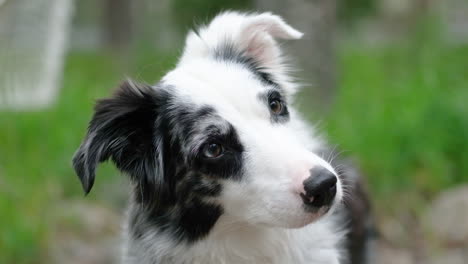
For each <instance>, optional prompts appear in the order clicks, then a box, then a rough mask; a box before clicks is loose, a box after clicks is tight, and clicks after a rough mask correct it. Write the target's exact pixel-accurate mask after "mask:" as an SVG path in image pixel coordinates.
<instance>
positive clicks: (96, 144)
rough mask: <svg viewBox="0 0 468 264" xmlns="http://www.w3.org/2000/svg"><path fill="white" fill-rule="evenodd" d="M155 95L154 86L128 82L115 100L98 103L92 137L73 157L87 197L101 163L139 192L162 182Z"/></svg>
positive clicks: (123, 84) (85, 141)
mask: <svg viewBox="0 0 468 264" xmlns="http://www.w3.org/2000/svg"><path fill="white" fill-rule="evenodd" d="M155 93H156V92H155V90H154V88H152V87H151V86H148V85H141V84H136V83H134V82H132V81H125V82H123V83H122V84H121V85H120V87H119V88H118V90H117V91H116V93H115V94H114V95H113V96H112V97H111V98H108V99H103V100H100V101H98V102H97V104H96V107H95V113H94V116H93V118H92V120H91V122H90V124H89V128H88V133H87V135H86V137H85V139H84V140H83V142H82V144H81V146H80V147H79V149H78V150H77V152H76V153H75V156H74V157H73V166H74V169H75V171H76V173H77V174H78V176H79V178H80V180H81V183H82V186H83V190H84V191H85V193H89V191H90V190H91V188H92V187H93V184H94V178H95V171H96V167H97V165H98V163H100V162H104V161H106V160H109V159H111V160H112V161H113V162H114V163H115V165H116V167H117V168H118V169H119V170H121V171H123V172H124V173H126V174H128V175H129V176H130V177H131V179H132V180H133V181H137V184H138V185H139V188H145V187H147V188H151V187H153V188H154V186H156V185H157V184H158V183H157V181H158V179H162V175H161V173H162V171H161V166H160V164H157V163H158V161H161V157H160V155H161V154H160V153H159V152H158V149H157V148H158V145H160V144H162V143H161V140H158V139H157V133H155V122H156V121H155V120H156V116H157V103H156V101H157V100H156V97H155ZM154 191H156V190H155V189H152V190H148V192H154Z"/></svg>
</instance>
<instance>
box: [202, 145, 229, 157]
mask: <svg viewBox="0 0 468 264" xmlns="http://www.w3.org/2000/svg"><path fill="white" fill-rule="evenodd" d="M212 145H217V146H219V148H220V150H219V153H218V154H217V155H215V156H210V155H207V154H206V153H207V151H209V149H208V148H209V147H210V146H212ZM224 154H225V148H224V146H223V144H221V143H219V142H216V141H210V142H207V143H205V144H203V146H202V147H201V155H202V157H203V158H204V159H209V160H215V159H219V158H221V157H222V156H223V155H224Z"/></svg>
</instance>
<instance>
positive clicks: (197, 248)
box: [124, 222, 341, 264]
mask: <svg viewBox="0 0 468 264" xmlns="http://www.w3.org/2000/svg"><path fill="white" fill-rule="evenodd" d="M332 230H334V228H331V226H330V223H327V222H322V223H320V222H319V223H316V224H313V225H310V226H307V227H305V228H301V229H289V230H287V229H280V230H269V231H265V230H253V229H237V230H233V231H232V232H229V233H223V234H216V233H214V234H213V235H210V236H209V237H207V238H206V239H203V240H201V241H199V242H196V243H194V244H192V245H189V246H180V245H179V246H170V243H169V242H168V241H163V238H162V237H161V236H157V237H156V236H153V237H152V239H150V240H153V243H152V245H151V246H149V247H140V246H138V247H137V248H133V249H138V250H136V251H135V250H130V251H127V253H130V252H133V253H131V255H130V256H126V257H125V258H124V259H126V260H127V262H125V261H124V263H125V264H127V263H132V264H133V263H139V264H146V263H148V264H149V263H172V264H189V263H193V264H211V263H213V264H214V263H216V264H220V263H221V264H223V263H226V264H229V263H258V264H263V263H265V264H266V263H269V264H276V263H278V264H280V263H281V264H283V263H298V264H302V263H303V264H306V263H307V264H338V263H339V261H338V259H339V254H338V252H339V250H338V248H337V245H338V244H339V240H340V239H341V237H340V236H338V235H337V233H336V232H332ZM148 238H150V237H147V239H148ZM146 242H149V241H148V240H147V241H146ZM137 244H139V242H138V241H135V243H133V244H132V245H130V247H133V246H136V245H137ZM144 248H146V250H144ZM130 259H131V260H132V261H133V262H132V261H128V260H130ZM146 260H149V261H150V262H145V261H146Z"/></svg>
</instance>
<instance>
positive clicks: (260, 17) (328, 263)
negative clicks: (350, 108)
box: [123, 12, 344, 264]
mask: <svg viewBox="0 0 468 264" xmlns="http://www.w3.org/2000/svg"><path fill="white" fill-rule="evenodd" d="M301 36H302V33H300V32H299V31H297V30H295V29H293V28H292V27H290V26H289V25H287V24H286V23H285V22H284V21H283V20H282V19H281V18H280V17H278V16H275V15H272V14H270V13H264V14H240V13H235V12H227V13H223V14H221V15H219V16H218V17H216V18H215V19H214V20H213V22H212V23H211V24H210V25H208V26H207V27H204V28H202V29H201V30H200V31H199V34H195V33H193V32H192V33H189V35H188V37H187V40H186V47H185V50H184V53H183V55H182V57H181V59H180V61H179V63H178V65H177V67H176V68H175V69H174V70H172V71H170V72H169V73H168V74H167V75H165V77H164V78H163V80H162V81H163V83H164V84H167V85H170V86H171V87H174V92H175V93H177V95H178V96H177V97H178V98H179V100H181V101H185V100H186V101H190V102H194V103H196V104H199V105H210V106H212V107H213V108H215V109H216V111H217V113H218V114H219V115H220V116H222V118H223V119H225V120H227V121H228V122H230V123H231V124H232V125H233V126H234V127H235V129H236V131H237V132H238V134H239V138H240V140H241V142H242V144H243V145H244V147H245V156H246V158H245V162H246V164H245V165H244V167H245V171H244V178H243V179H242V180H241V181H232V180H225V181H224V182H223V192H222V195H221V197H219V198H212V200H210V202H213V203H219V204H220V205H222V207H223V209H224V213H223V215H222V216H221V218H220V219H219V220H218V221H217V223H216V225H215V226H214V228H213V229H212V230H211V232H210V233H209V234H208V236H207V237H205V238H203V239H202V240H200V241H198V242H196V243H195V244H193V245H190V246H186V245H185V244H178V245H175V244H174V243H173V242H172V240H171V239H170V238H169V237H167V236H166V234H162V233H158V232H157V231H151V232H148V233H147V234H146V235H145V238H144V242H141V241H140V242H138V241H134V240H131V238H127V239H128V240H127V245H126V246H125V252H124V260H123V262H124V263H127V264H136V263H156V261H159V262H157V263H311V264H319V263H323V264H337V263H339V262H340V250H339V244H340V241H341V239H342V237H343V233H344V232H343V231H342V230H340V229H339V228H338V227H337V225H336V222H337V221H336V219H335V218H336V217H337V215H336V214H333V211H334V209H335V208H336V207H337V206H339V204H340V201H341V198H342V188H341V183H340V181H338V185H337V190H338V191H337V195H336V198H335V201H334V205H333V207H332V209H331V210H330V211H329V212H328V213H327V212H318V213H315V214H312V213H310V212H305V211H304V209H303V207H302V203H303V202H302V200H301V198H300V196H299V195H298V193H299V192H300V191H301V190H300V186H302V182H303V181H304V179H306V178H307V177H309V170H310V169H311V168H313V167H315V166H323V167H326V168H328V169H329V170H330V171H332V172H334V170H333V168H332V167H331V165H329V164H328V163H327V162H326V161H324V160H323V159H321V158H320V157H319V156H318V155H317V154H316V153H314V151H317V150H318V149H320V148H321V147H322V146H323V145H324V141H323V140H322V139H321V138H320V137H318V136H317V135H316V134H315V132H314V131H313V130H312V129H311V128H309V127H308V126H307V125H306V124H305V123H304V122H303V121H302V118H301V117H300V116H299V114H298V113H297V112H296V111H295V110H294V109H293V108H292V106H291V105H289V106H288V107H289V111H290V121H288V122H286V123H284V124H273V123H272V122H271V121H270V119H269V116H270V113H269V110H268V108H267V107H266V106H265V104H262V103H260V101H259V99H258V94H259V93H261V92H262V91H266V90H268V89H269V87H268V84H265V83H262V82H261V81H260V80H258V78H257V77H256V76H255V75H254V74H253V73H252V72H251V71H249V69H247V68H245V67H244V66H243V65H240V64H235V63H229V62H224V61H217V60H214V59H213V58H212V57H211V56H210V54H209V53H210V51H211V50H212V49H213V47H215V46H216V45H217V44H219V43H220V42H221V41H223V40H225V39H226V38H229V39H231V40H232V41H234V42H235V43H236V45H239V47H241V48H242V49H243V50H245V51H246V53H247V54H248V55H249V56H253V57H255V58H256V59H257V60H258V61H259V62H260V63H261V65H262V66H263V67H266V70H267V71H268V72H269V73H271V74H272V75H273V76H274V77H275V79H276V80H277V82H278V83H279V85H280V86H281V87H282V88H283V89H284V90H286V92H287V96H288V97H289V98H291V97H292V95H293V93H294V90H295V87H296V86H295V84H294V83H293V82H291V79H290V77H289V76H288V74H287V67H286V66H285V64H284V62H283V59H282V57H281V52H280V49H279V46H278V44H277V43H276V40H275V38H283V39H297V38H300V37H301ZM289 101H290V100H289ZM148 252H151V253H152V254H148ZM160 256H165V258H164V259H163V261H161V258H160ZM164 260H165V261H164Z"/></svg>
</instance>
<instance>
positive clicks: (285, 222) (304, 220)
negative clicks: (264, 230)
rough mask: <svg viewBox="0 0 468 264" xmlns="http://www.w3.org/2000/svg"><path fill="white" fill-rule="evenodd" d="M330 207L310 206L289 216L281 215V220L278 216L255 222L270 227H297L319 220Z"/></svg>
mask: <svg viewBox="0 0 468 264" xmlns="http://www.w3.org/2000/svg"><path fill="white" fill-rule="evenodd" d="M330 211H331V210H330V207H329V206H328V207H321V208H317V209H315V210H312V209H310V208H307V209H304V210H303V211H302V212H300V213H296V214H293V215H290V216H285V215H282V217H281V218H282V221H281V220H279V217H278V218H276V219H274V220H273V221H272V222H270V221H261V222H258V223H257V224H260V225H263V226H267V227H271V228H278V227H279V228H286V229H298V228H302V227H305V226H307V225H310V224H313V223H315V222H317V221H319V220H320V219H321V218H323V217H324V216H326V215H327V214H328V213H329V212H330Z"/></svg>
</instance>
